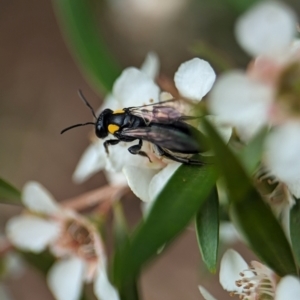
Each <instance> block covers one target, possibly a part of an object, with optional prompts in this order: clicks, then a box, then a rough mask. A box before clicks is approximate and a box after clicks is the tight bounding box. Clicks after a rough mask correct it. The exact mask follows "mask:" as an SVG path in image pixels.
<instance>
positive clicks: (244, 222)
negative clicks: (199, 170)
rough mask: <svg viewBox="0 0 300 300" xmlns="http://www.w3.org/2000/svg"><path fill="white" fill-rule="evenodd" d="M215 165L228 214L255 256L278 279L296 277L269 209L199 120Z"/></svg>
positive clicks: (220, 142) (208, 127)
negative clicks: (224, 189) (226, 198)
mask: <svg viewBox="0 0 300 300" xmlns="http://www.w3.org/2000/svg"><path fill="white" fill-rule="evenodd" d="M203 122H204V124H205V127H206V130H207V133H208V136H209V138H210V142H211V146H212V148H213V150H214V153H215V163H216V166H217V167H218V168H219V170H220V173H221V174H222V175H223V176H224V182H225V184H226V186H227V189H228V194H229V199H230V205H231V212H232V216H233V217H234V220H233V221H235V222H237V225H238V226H239V228H240V229H241V231H242V232H243V233H244V235H245V237H246V238H247V240H248V242H249V244H250V246H251V247H252V248H253V250H254V251H255V252H256V254H257V255H258V256H259V257H260V258H261V259H262V260H263V261H264V262H265V263H266V264H267V265H268V266H269V267H270V268H272V269H273V270H274V271H275V272H276V273H277V274H278V275H280V276H284V275H287V274H297V272H298V270H297V266H296V264H295V261H294V257H293V253H292V250H291V247H290V244H289V242H288V240H287V238H286V236H285V234H284V232H283V229H282V228H281V226H280V225H279V223H278V221H277V220H276V218H275V216H274V215H273V213H272V212H271V210H270V208H269V207H268V206H267V205H266V203H265V202H264V201H263V199H262V198H261V196H260V195H259V193H258V192H257V191H256V189H255V188H254V187H253V185H252V182H251V179H250V178H249V177H248V175H247V174H246V171H245V170H244V169H243V167H242V165H241V164H240V162H239V161H238V159H237V158H236V157H235V156H234V154H233V152H232V151H231V150H230V149H229V148H228V147H227V146H226V145H225V143H224V141H223V140H222V139H221V137H220V136H219V135H218V133H217V132H216V130H215V129H214V128H213V127H212V126H211V125H210V124H209V123H208V122H207V121H205V120H203Z"/></svg>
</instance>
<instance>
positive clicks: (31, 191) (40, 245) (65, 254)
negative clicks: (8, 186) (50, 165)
mask: <svg viewBox="0 0 300 300" xmlns="http://www.w3.org/2000/svg"><path fill="white" fill-rule="evenodd" d="M22 201H23V204H24V205H25V207H26V208H27V209H28V210H27V211H25V212H24V213H23V214H21V215H20V216H16V217H13V218H11V219H10V220H9V221H8V223H7V225H6V234H7V237H8V238H9V240H10V241H11V243H12V244H13V245H14V246H15V247H17V248H20V249H22V250H25V251H32V252H35V253H39V252H41V251H43V250H45V249H46V248H49V250H50V252H51V253H52V254H53V255H54V256H56V257H58V258H59V260H58V261H56V262H55V263H54V265H53V266H52V267H51V269H50V270H49V273H48V285H49V288H50V290H51V291H52V293H53V295H54V296H55V298H56V299H57V300H77V299H79V297H80V294H81V290H82V285H83V283H84V282H92V281H94V282H95V294H96V296H97V297H98V298H99V299H101V300H118V299H119V297H118V294H117V292H116V290H115V289H114V288H113V287H112V286H111V284H110V283H109V282H108V280H107V279H106V281H105V283H104V284H103V289H104V290H105V289H106V290H113V291H114V297H112V296H111V294H109V295H105V293H103V292H102V294H100V292H99V289H97V288H96V287H97V286H99V280H100V281H101V278H103V275H102V274H103V272H104V270H105V268H106V257H105V253H104V250H103V245H102V242H101V239H100V236H99V233H98V232H97V230H96V228H95V227H94V226H93V224H92V223H90V222H89V221H88V220H87V219H85V218H83V217H82V216H80V215H78V214H77V213H76V212H74V211H72V210H70V209H67V208H64V207H62V206H60V205H59V204H58V203H56V202H55V200H54V199H53V197H52V196H51V195H50V194H49V192H48V191H46V190H45V189H44V188H43V187H42V186H41V185H40V184H39V183H37V182H28V183H27V184H26V185H25V186H24V189H23V193H22ZM100 285H101V283H100ZM106 286H107V287H106Z"/></svg>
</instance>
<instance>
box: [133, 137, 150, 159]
mask: <svg viewBox="0 0 300 300" xmlns="http://www.w3.org/2000/svg"><path fill="white" fill-rule="evenodd" d="M142 146H143V141H142V140H139V143H138V144H137V145H134V146H131V147H129V148H128V151H129V152H130V153H131V154H134V155H136V154H138V155H141V156H145V157H148V159H149V161H150V162H152V161H151V159H150V157H149V156H148V155H147V153H146V152H144V151H141V149H142Z"/></svg>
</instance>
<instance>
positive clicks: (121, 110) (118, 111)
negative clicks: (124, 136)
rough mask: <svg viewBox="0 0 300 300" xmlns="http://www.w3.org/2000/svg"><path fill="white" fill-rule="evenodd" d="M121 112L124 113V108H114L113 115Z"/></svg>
mask: <svg viewBox="0 0 300 300" xmlns="http://www.w3.org/2000/svg"><path fill="white" fill-rule="evenodd" d="M122 113H124V110H123V109H117V110H115V111H114V112H113V114H114V115H115V114H122Z"/></svg>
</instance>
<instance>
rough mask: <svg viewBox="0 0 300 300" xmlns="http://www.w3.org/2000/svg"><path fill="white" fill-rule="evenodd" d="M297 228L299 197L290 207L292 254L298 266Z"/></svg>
mask: <svg viewBox="0 0 300 300" xmlns="http://www.w3.org/2000/svg"><path fill="white" fill-rule="evenodd" d="M299 228H300V203H299V199H297V200H296V204H295V205H294V206H293V208H292V209H291V214H290V232H291V240H292V247H293V250H294V255H295V257H296V260H297V262H298V266H300V238H299Z"/></svg>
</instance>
